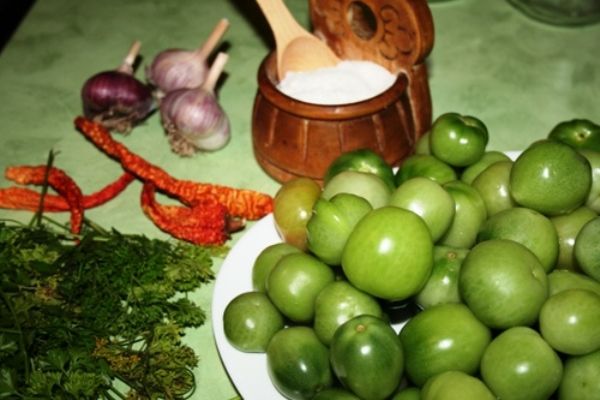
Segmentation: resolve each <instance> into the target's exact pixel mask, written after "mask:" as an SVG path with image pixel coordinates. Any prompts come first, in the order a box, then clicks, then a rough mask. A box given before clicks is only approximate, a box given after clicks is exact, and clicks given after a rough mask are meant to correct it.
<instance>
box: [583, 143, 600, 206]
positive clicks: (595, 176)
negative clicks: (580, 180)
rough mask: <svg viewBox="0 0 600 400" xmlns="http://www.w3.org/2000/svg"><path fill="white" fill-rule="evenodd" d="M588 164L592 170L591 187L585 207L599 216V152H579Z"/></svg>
mask: <svg viewBox="0 0 600 400" xmlns="http://www.w3.org/2000/svg"><path fill="white" fill-rule="evenodd" d="M579 152H580V153H581V154H582V155H583V156H584V157H585V158H586V159H587V160H588V162H589V163H590V166H591V168H592V187H591V188H590V193H589V194H588V197H587V200H586V201H585V205H586V206H587V207H588V208H589V209H591V210H593V211H594V212H596V213H597V214H600V152H598V151H591V150H580V151H579Z"/></svg>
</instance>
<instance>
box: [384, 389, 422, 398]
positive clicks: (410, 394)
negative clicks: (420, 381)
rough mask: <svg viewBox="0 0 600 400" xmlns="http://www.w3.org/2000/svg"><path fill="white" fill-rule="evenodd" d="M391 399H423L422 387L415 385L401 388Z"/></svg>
mask: <svg viewBox="0 0 600 400" xmlns="http://www.w3.org/2000/svg"><path fill="white" fill-rule="evenodd" d="M390 400H421V389H419V388H418V387H414V386H411V387H407V388H404V389H401V390H400V391H399V392H398V393H396V394H395V395H394V397H392V398H391V399H390Z"/></svg>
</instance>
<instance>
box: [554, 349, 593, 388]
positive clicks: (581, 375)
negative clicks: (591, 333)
mask: <svg viewBox="0 0 600 400" xmlns="http://www.w3.org/2000/svg"><path fill="white" fill-rule="evenodd" d="M598 393H600V350H598V351H595V352H593V353H590V354H586V355H583V356H572V357H569V358H567V360H566V361H565V362H564V372H563V377H562V381H561V382H560V387H559V388H558V398H559V399H560V400H595V399H597V398H598Z"/></svg>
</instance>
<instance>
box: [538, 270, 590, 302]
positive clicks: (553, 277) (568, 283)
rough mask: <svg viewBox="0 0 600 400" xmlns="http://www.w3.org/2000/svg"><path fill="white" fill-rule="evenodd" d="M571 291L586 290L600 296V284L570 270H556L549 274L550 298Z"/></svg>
mask: <svg viewBox="0 0 600 400" xmlns="http://www.w3.org/2000/svg"><path fill="white" fill-rule="evenodd" d="M569 289H586V290H589V291H591V292H594V293H596V294H597V295H598V296H600V282H598V281H596V280H594V279H592V278H590V277H589V276H587V275H584V274H580V273H578V272H573V271H569V270H568V269H555V270H554V271H552V272H551V273H549V274H548V296H554V295H555V294H556V293H560V292H562V291H564V290H569Z"/></svg>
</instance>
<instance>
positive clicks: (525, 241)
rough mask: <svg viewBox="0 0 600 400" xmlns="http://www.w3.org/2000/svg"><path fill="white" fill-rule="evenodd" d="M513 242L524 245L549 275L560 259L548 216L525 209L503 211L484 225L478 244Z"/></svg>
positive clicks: (555, 235) (552, 226)
mask: <svg viewBox="0 0 600 400" xmlns="http://www.w3.org/2000/svg"><path fill="white" fill-rule="evenodd" d="M490 239H510V240H514V241H515V242H518V243H521V244H522V245H523V246H525V247H527V248H528V249H529V250H531V251H532V252H533V254H535V255H536V256H537V258H538V259H539V260H540V262H541V263H542V266H543V267H544V270H545V271H546V272H550V271H552V270H553V269H554V267H555V265H556V260H557V259H558V251H559V245H558V233H557V232H556V229H555V228H554V224H553V223H552V221H550V219H549V218H548V217H546V216H545V215H543V214H541V213H539V212H537V211H535V210H532V209H529V208H523V207H514V208H509V209H507V210H504V211H501V212H499V213H497V214H495V215H493V216H491V217H490V218H488V220H487V221H485V223H484V224H483V226H482V227H481V230H480V231H479V233H478V235H477V240H478V241H479V242H483V241H485V240H490Z"/></svg>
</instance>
